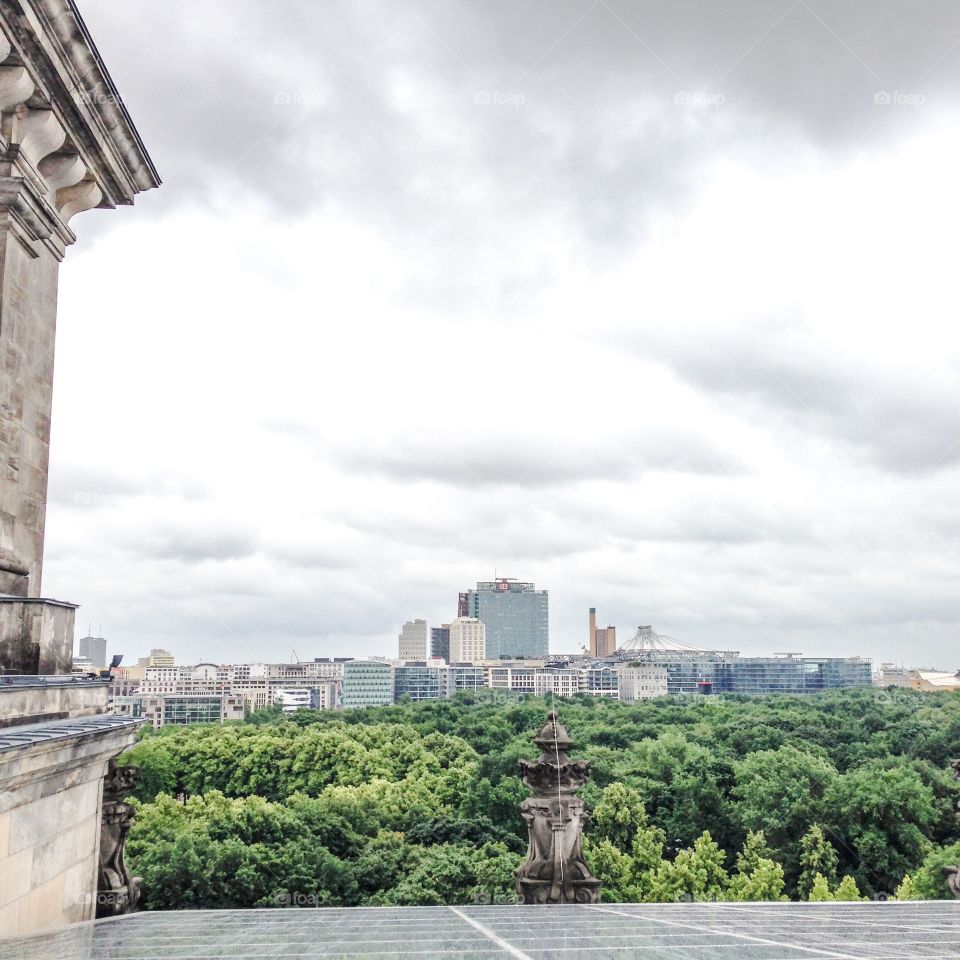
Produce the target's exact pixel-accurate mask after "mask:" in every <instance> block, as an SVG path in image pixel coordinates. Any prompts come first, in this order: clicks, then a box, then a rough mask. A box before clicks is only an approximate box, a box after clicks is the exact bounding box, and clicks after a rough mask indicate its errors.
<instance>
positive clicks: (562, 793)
mask: <svg viewBox="0 0 960 960" xmlns="http://www.w3.org/2000/svg"><path fill="white" fill-rule="evenodd" d="M533 742H534V743H535V744H536V745H537V746H538V747H539V748H540V756H539V757H538V758H537V759H536V760H534V761H529V760H521V761H520V773H521V775H522V777H523V782H524V783H525V784H526V785H527V786H528V787H529V788H530V789H531V790H533V796H532V797H528V798H527V799H526V800H524V801H523V803H522V804H521V805H520V812H521V815H522V816H523V819H524V820H525V821H526V824H527V833H528V836H529V849H528V852H527V859H526V860H525V861H524V862H523V864H522V865H521V867H520V870H519V872H518V873H517V893H518V894H519V896H520V899H521V901H522V902H523V903H599V901H600V881H599V880H597V879H596V877H594V876H593V875H592V874H591V873H590V868H589V867H588V866H587V863H586V861H585V860H584V857H583V843H582V831H583V825H584V824H585V823H586V821H587V813H586V810H585V809H584V804H583V800H581V799H580V797H578V796H576V795H575V791H576V790H577V789H578V788H579V787H582V786H583V785H584V784H585V783H586V782H587V779H588V777H589V776H590V764H589V762H588V761H585V760H570V759H569V758H568V757H567V751H568V750H569V749H570V747H572V746H573V741H572V740H571V739H570V735H569V733H567V729H566V727H564V726H563V724H561V723H560V721H559V720H558V719H557V715H556V713H555V712H551V713H550V715H549V717H548V718H547V722H546V724H545V725H544V727H543V728H542V729H541V730H540V732H539V733H538V734H537V736H536V737H534V738H533Z"/></svg>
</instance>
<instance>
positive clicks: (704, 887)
mask: <svg viewBox="0 0 960 960" xmlns="http://www.w3.org/2000/svg"><path fill="white" fill-rule="evenodd" d="M725 859H726V858H725V855H724V852H723V851H722V850H721V849H720V848H719V847H718V846H717V844H716V843H714V841H713V839H712V838H711V836H710V834H709V833H708V832H704V833H703V834H701V835H700V836H699V837H697V839H696V840H695V841H694V844H693V846H692V847H687V848H685V849H683V850H681V851H680V852H679V853H678V854H677V856H676V859H675V860H673V861H672V862H671V861H669V860H665V861H664V862H663V863H662V864H661V865H660V868H659V869H658V870H657V872H656V874H655V875H654V877H653V882H652V885H651V893H652V896H651V899H653V900H657V901H660V902H664V903H668V902H673V903H679V902H681V901H685V900H687V901H690V900H693V901H700V900H726V899H727V897H726V892H727V886H728V884H729V882H730V878H729V876H728V875H727V871H726V869H725V867H724V861H725Z"/></svg>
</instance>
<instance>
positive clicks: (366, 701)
mask: <svg viewBox="0 0 960 960" xmlns="http://www.w3.org/2000/svg"><path fill="white" fill-rule="evenodd" d="M340 702H341V704H342V706H344V707H382V706H384V705H386V704H388V703H393V678H392V676H391V672H390V664H389V663H387V662H386V661H385V660H347V661H346V662H345V663H344V664H343V686H342V689H341V696H340Z"/></svg>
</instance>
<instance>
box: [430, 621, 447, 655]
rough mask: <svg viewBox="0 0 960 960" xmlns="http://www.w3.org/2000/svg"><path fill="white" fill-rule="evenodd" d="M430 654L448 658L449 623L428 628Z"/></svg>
mask: <svg viewBox="0 0 960 960" xmlns="http://www.w3.org/2000/svg"><path fill="white" fill-rule="evenodd" d="M430 656H431V657H443V659H444V660H449V659H450V624H449V623H445V624H444V625H443V626H442V627H431V628H430Z"/></svg>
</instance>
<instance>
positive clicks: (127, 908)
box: [97, 760, 140, 917]
mask: <svg viewBox="0 0 960 960" xmlns="http://www.w3.org/2000/svg"><path fill="white" fill-rule="evenodd" d="M139 780H140V768H139V767H132V766H124V767H121V766H119V765H118V764H117V761H116V760H111V761H109V764H108V766H107V775H106V777H105V778H104V781H103V807H102V814H101V816H102V820H101V825H100V869H99V877H98V881H97V916H98V917H113V916H117V915H118V914H121V913H130V912H131V911H132V910H133V909H134V907H136V905H137V901H138V900H139V899H140V883H139V881H138V880H137V879H136V878H135V877H132V876H131V875H130V871H129V870H128V869H127V864H126V862H125V861H124V858H123V853H124V845H125V844H126V841H127V834H128V833H129V832H130V826H131V825H132V823H133V818H134V817H135V816H136V810H134V808H133V806H132V805H131V804H129V803H126V802H125V801H124V799H123V798H124V797H127V796H129V795H130V791H131V790H133V788H134V787H135V786H136V785H137V783H138V781H139Z"/></svg>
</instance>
